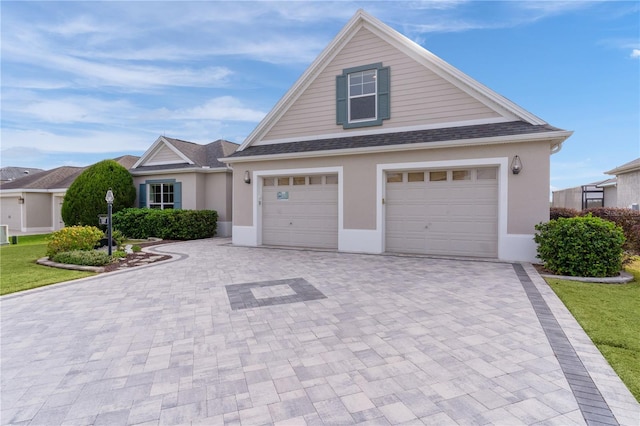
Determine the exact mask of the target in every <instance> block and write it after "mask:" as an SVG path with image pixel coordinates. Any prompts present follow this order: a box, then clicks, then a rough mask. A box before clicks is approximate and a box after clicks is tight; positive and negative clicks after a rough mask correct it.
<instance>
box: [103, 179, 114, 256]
mask: <svg viewBox="0 0 640 426" xmlns="http://www.w3.org/2000/svg"><path fill="white" fill-rule="evenodd" d="M104 199H105V200H106V201H107V221H108V222H109V224H108V226H109V228H108V229H109V231H108V233H107V239H108V240H109V241H108V244H109V246H108V247H109V252H108V253H109V256H111V251H112V248H111V209H112V207H113V191H111V188H109V190H108V191H107V195H106V196H105V197H104Z"/></svg>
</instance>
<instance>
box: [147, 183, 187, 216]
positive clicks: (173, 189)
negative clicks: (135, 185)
mask: <svg viewBox="0 0 640 426" xmlns="http://www.w3.org/2000/svg"><path fill="white" fill-rule="evenodd" d="M138 207H140V208H144V207H147V208H150V209H160V210H164V209H181V208H182V183H181V182H176V180H175V179H149V180H146V181H145V182H144V183H141V184H140V187H139V191H138Z"/></svg>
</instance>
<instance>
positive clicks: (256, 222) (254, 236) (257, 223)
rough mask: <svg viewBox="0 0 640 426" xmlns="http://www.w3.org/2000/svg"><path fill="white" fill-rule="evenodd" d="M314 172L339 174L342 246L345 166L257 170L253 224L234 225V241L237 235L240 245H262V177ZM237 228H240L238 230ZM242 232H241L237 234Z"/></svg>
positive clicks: (255, 173) (339, 212) (339, 222)
mask: <svg viewBox="0 0 640 426" xmlns="http://www.w3.org/2000/svg"><path fill="white" fill-rule="evenodd" d="M313 174H316V175H317V174H337V175H338V250H341V248H340V243H339V242H340V235H341V234H342V231H343V230H344V227H343V223H344V220H343V218H344V209H343V194H344V178H343V176H344V173H343V167H342V166H339V167H311V168H300V169H278V170H256V171H254V172H253V177H252V189H253V192H252V194H253V195H252V203H253V226H241V227H238V226H234V227H233V243H234V244H236V235H237V241H239V242H238V244H239V245H249V246H259V245H262V178H263V177H265V176H282V175H313ZM236 228H238V229H237V230H236ZM237 232H240V234H237Z"/></svg>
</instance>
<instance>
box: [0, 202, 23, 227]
mask: <svg viewBox="0 0 640 426" xmlns="http://www.w3.org/2000/svg"><path fill="white" fill-rule="evenodd" d="M21 207H22V205H21V204H20V203H19V202H18V197H6V198H5V197H3V198H0V212H2V217H1V218H0V224H1V225H9V229H11V230H14V231H21V230H22V220H21V217H20V212H21Z"/></svg>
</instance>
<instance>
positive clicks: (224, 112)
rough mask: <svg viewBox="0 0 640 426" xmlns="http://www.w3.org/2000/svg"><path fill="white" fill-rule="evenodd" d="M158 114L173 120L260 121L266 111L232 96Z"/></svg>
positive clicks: (162, 111)
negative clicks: (244, 103)
mask: <svg viewBox="0 0 640 426" xmlns="http://www.w3.org/2000/svg"><path fill="white" fill-rule="evenodd" d="M157 113H158V115H160V116H162V117H164V118H168V119H173V120H219V121H247V122H259V121H260V120H262V119H263V118H264V116H265V115H266V112H264V111H258V110H255V109H252V108H249V107H246V106H244V105H243V104H242V102H240V101H239V100H238V99H236V98H234V97H232V96H221V97H218V98H213V99H210V100H209V101H207V102H206V103H204V104H203V105H198V106H195V107H192V108H185V109H178V110H175V111H170V110H167V109H163V110H160V111H157Z"/></svg>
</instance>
